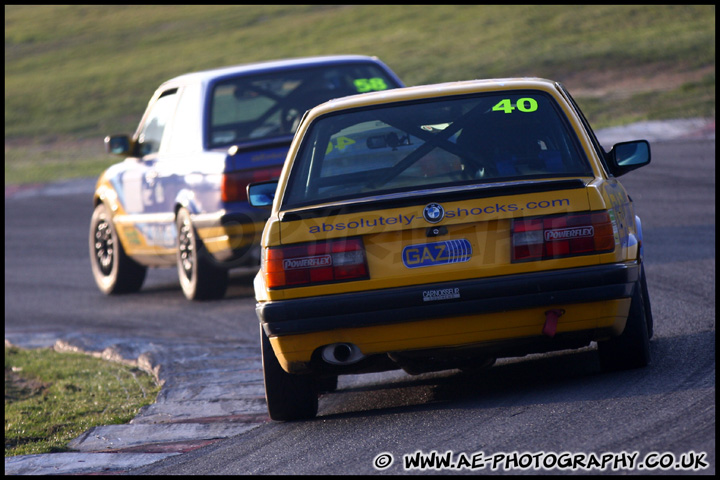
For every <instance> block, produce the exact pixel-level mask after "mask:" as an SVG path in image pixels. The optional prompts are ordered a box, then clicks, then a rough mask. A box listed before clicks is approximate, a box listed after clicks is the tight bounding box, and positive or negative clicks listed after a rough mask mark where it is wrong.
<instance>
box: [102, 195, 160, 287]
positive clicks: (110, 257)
mask: <svg viewBox="0 0 720 480" xmlns="http://www.w3.org/2000/svg"><path fill="white" fill-rule="evenodd" d="M89 247H90V265H91V267H92V273H93V278H94V279H95V283H96V284H97V286H98V288H99V289H100V291H101V292H103V293H104V294H106V295H114V294H118V293H134V292H137V291H139V290H140V288H142V284H143V282H144V281H145V275H146V274H147V267H145V266H143V265H140V264H139V263H137V262H135V261H134V260H133V259H132V258H130V257H129V256H128V255H127V254H126V253H125V249H124V248H123V246H122V243H120V238H119V237H118V235H117V231H116V230H115V225H113V223H112V218H111V216H110V212H109V210H108V208H107V207H106V206H105V204H103V203H100V204H98V205H97V206H96V207H95V210H94V211H93V214H92V218H91V220H90V238H89Z"/></svg>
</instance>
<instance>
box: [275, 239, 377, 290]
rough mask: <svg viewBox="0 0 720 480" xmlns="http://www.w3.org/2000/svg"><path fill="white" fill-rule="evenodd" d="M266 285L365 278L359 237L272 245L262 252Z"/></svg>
mask: <svg viewBox="0 0 720 480" xmlns="http://www.w3.org/2000/svg"><path fill="white" fill-rule="evenodd" d="M263 256H264V258H263V261H262V269H263V274H264V276H265V282H266V284H267V286H268V288H283V287H301V286H308V285H314V284H320V283H330V282H342V281H349V280H361V279H365V278H368V268H367V261H366V258H365V247H364V245H363V242H362V240H361V239H360V238H349V239H342V240H331V241H328V242H319V243H308V244H303V245H291V246H287V247H272V248H268V249H267V250H265V251H264V252H263Z"/></svg>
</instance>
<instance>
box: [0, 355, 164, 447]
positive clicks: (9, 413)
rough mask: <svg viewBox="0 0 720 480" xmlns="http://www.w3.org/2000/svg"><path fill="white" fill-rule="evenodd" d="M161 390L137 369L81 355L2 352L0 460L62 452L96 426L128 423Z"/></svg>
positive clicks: (152, 400)
mask: <svg viewBox="0 0 720 480" xmlns="http://www.w3.org/2000/svg"><path fill="white" fill-rule="evenodd" d="M159 391H160V387H159V386H157V385H156V384H155V381H154V380H153V378H152V377H151V376H150V375H148V374H146V373H144V372H141V371H139V370H138V369H136V368H133V367H129V366H126V365H122V364H118V363H112V362H107V361H105V360H101V359H98V358H94V357H91V356H89V355H85V354H81V353H58V352H55V351H53V350H52V349H37V350H23V349H20V348H17V347H9V348H8V347H7V346H6V347H5V456H6V457H8V456H13V455H29V454H37V453H50V452H62V451H66V450H67V443H68V442H69V441H70V440H72V439H73V438H75V437H77V436H79V435H80V434H82V433H83V432H85V431H86V430H88V429H89V428H91V427H94V426H97V425H110V424H122V423H127V422H128V421H130V420H131V419H133V418H134V417H135V415H136V414H137V413H138V410H139V409H140V407H142V406H144V405H148V404H151V403H153V402H154V401H155V397H156V396H157V394H158V392H159Z"/></svg>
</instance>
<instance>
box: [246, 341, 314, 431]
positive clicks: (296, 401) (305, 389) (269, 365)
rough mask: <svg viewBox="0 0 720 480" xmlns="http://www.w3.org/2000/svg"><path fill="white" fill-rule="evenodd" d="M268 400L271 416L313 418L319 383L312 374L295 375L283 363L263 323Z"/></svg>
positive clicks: (263, 362) (296, 418)
mask: <svg viewBox="0 0 720 480" xmlns="http://www.w3.org/2000/svg"><path fill="white" fill-rule="evenodd" d="M260 342H261V344H262V364H263V374H264V376H265V400H266V402H267V409H268V414H269V415H270V418H271V419H273V420H278V421H291V420H306V419H310V418H314V417H315V416H316V415H317V411H318V387H317V382H316V378H315V377H314V376H312V375H309V374H308V375H293V374H290V373H287V372H286V371H285V370H283V368H282V367H281V366H280V362H278V359H277V357H276V356H275V352H274V351H273V349H272V345H270V340H269V339H268V337H267V335H265V332H264V331H263V329H262V327H260Z"/></svg>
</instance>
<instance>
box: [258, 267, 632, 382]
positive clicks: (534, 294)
mask: <svg viewBox="0 0 720 480" xmlns="http://www.w3.org/2000/svg"><path fill="white" fill-rule="evenodd" d="M638 273H639V266H638V264H637V263H634V262H633V263H627V264H614V265H602V266H593V267H583V268H576V269H571V270H558V271H549V272H539V273H532V274H523V275H513V276H511V277H500V278H489V279H476V280H465V281H459V282H448V283H442V284H433V285H419V286H412V287H405V288H394V289H387V290H381V291H373V292H362V293H352V294H342V295H328V296H325V297H312V298H307V299H293V300H283V301H273V302H264V303H259V304H258V306H257V309H256V311H257V314H258V317H259V319H260V322H261V325H262V328H264V330H265V333H266V334H267V335H268V337H269V338H270V342H271V343H272V345H273V349H274V350H275V353H276V355H277V357H278V360H279V361H280V364H281V365H282V366H283V368H284V369H285V370H287V371H288V372H303V371H307V370H308V368H310V367H309V365H310V364H311V361H312V358H313V355H314V354H315V353H316V352H317V351H318V349H319V348H320V347H324V346H327V345H331V344H334V343H350V344H353V345H355V346H356V347H357V348H358V349H359V351H360V352H361V353H362V354H363V355H365V356H368V355H378V354H397V353H400V352H406V353H408V352H413V351H415V352H419V351H422V350H429V349H447V348H466V347H471V348H476V349H477V348H480V349H484V350H487V351H486V352H485V353H487V354H491V355H493V356H497V357H501V356H516V355H518V354H520V355H524V354H525V353H516V352H518V351H522V352H527V353H532V352H533V351H552V350H560V349H565V348H578V346H574V347H568V346H567V343H566V342H565V341H564V340H565V339H568V338H571V337H572V338H575V339H578V338H582V339H583V340H582V341H583V342H584V343H583V344H584V345H587V344H588V343H590V341H592V340H600V339H603V338H609V337H611V336H615V335H619V334H620V333H622V331H623V330H624V328H625V322H626V320H627V315H628V311H629V308H630V299H631V296H632V293H633V288H634V285H635V284H636V282H637V279H638ZM427 292H434V293H431V294H430V296H432V297H433V298H436V297H441V296H443V295H445V296H447V298H446V299H433V300H429V299H428V293H427ZM549 310H560V311H562V315H561V317H560V318H559V319H558V321H557V325H556V330H555V331H556V333H557V335H555V336H552V337H549V336H547V335H544V334H543V330H544V327H545V323H546V322H547V318H548V311H549ZM520 343H524V344H525V347H523V348H521V349H518V348H517V347H518V346H519V344H520Z"/></svg>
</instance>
